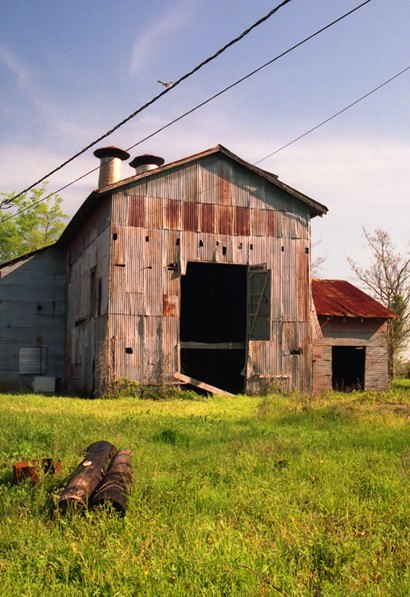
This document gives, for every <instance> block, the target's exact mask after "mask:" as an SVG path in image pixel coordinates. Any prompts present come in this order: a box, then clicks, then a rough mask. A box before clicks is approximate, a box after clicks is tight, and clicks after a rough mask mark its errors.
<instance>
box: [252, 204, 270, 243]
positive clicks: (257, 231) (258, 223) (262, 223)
mask: <svg viewBox="0 0 410 597" xmlns="http://www.w3.org/2000/svg"><path fill="white" fill-rule="evenodd" d="M249 211H250V234H252V236H263V237H266V236H267V235H268V221H267V218H266V211H267V210H264V209H250V210H249Z"/></svg>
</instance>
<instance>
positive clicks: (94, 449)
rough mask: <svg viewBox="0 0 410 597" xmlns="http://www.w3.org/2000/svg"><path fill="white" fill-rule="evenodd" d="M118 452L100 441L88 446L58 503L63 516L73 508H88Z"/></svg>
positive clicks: (108, 444)
mask: <svg viewBox="0 0 410 597" xmlns="http://www.w3.org/2000/svg"><path fill="white" fill-rule="evenodd" d="M115 452H116V448H115V446H113V444H110V442H106V441H100V442H95V443H94V444H91V445H90V446H88V448H87V451H86V454H85V458H84V460H83V461H82V462H81V463H80V464H79V465H78V466H77V468H76V469H75V470H74V471H73V473H72V474H71V475H70V478H69V481H68V483H67V485H66V488H65V490H64V491H63V493H62V494H61V496H60V499H59V501H58V508H59V510H60V512H62V513H63V514H64V513H65V512H66V511H67V510H68V508H69V507H70V505H71V506H73V507H76V508H79V509H82V508H86V507H87V504H88V500H89V498H90V496H91V494H92V493H93V492H94V490H95V488H96V487H97V486H98V484H99V483H100V482H101V480H102V478H103V476H104V472H105V470H106V469H107V467H108V465H109V464H110V462H111V459H112V457H113V456H114V454H115Z"/></svg>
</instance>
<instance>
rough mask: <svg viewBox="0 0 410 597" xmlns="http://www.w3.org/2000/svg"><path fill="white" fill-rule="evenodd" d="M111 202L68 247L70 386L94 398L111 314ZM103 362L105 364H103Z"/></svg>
mask: <svg viewBox="0 0 410 597" xmlns="http://www.w3.org/2000/svg"><path fill="white" fill-rule="evenodd" d="M109 214H110V198H109V197H108V198H105V199H104V200H102V201H101V205H99V206H98V207H97V208H96V209H95V210H94V212H93V213H92V215H91V217H90V218H89V220H88V221H87V223H86V224H85V225H84V226H83V227H82V228H81V230H80V231H79V232H78V233H77V234H76V235H75V236H74V237H73V239H72V240H71V241H70V244H69V247H68V290H67V292H68V310H67V336H66V369H67V386H68V390H69V391H70V392H74V393H80V394H85V395H91V394H92V393H93V391H94V390H95V389H96V388H97V386H98V383H99V382H98V379H99V375H100V372H101V367H103V366H104V365H106V363H107V362H108V359H109V355H108V353H105V352H104V351H105V348H106V346H105V339H106V329H107V311H108V260H109V248H110V226H109ZM102 361H104V363H103V362H102Z"/></svg>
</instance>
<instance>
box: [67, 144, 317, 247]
mask: <svg viewBox="0 0 410 597" xmlns="http://www.w3.org/2000/svg"><path fill="white" fill-rule="evenodd" d="M218 153H219V154H220V155H222V156H225V157H227V158H228V159H230V160H232V161H233V162H235V163H237V164H239V165H241V166H242V167H244V168H246V169H247V170H250V171H251V172H253V173H254V174H256V175H257V176H260V177H261V178H263V179H264V180H266V181H268V182H269V183H271V184H272V185H273V186H275V187H277V188H279V189H281V190H282V191H284V192H286V193H288V194H289V195H292V196H293V197H295V198H296V199H298V200H299V201H301V202H302V203H304V204H305V205H307V206H308V207H309V211H310V216H311V217H312V218H313V217H315V216H322V215H324V214H326V213H327V211H328V209H327V207H326V206H325V205H322V204H321V203H319V202H318V201H315V200H314V199H312V198H311V197H308V196H307V195H305V194H304V193H301V192H300V191H298V190H296V189H294V188H293V187H291V186H289V185H287V184H285V183H284V182H282V181H281V180H279V178H278V176H277V175H276V174H273V173H272V172H268V171H267V170H262V169H261V168H258V167H257V166H254V165H253V164H250V163H249V162H246V161H245V160H243V159H242V158H240V157H239V156H237V155H235V154H234V153H232V152H231V151H229V149H226V147H224V146H223V145H216V146H215V147H211V148H210V149H206V150H204V151H201V152H200V153H195V154H193V155H190V156H188V157H185V158H183V159H180V160H176V161H174V162H170V163H168V164H164V165H163V166H160V167H158V168H155V170H148V171H147V172H143V173H142V174H137V175H134V176H130V177H128V178H124V179H122V180H119V181H118V182H115V183H114V184H111V185H108V186H106V187H102V188H100V189H96V190H95V191H93V192H92V193H91V194H90V195H89V196H88V197H87V199H86V200H85V201H84V203H83V204H82V206H81V207H80V208H79V210H78V211H77V213H76V214H75V215H74V217H73V218H72V220H71V221H70V222H69V224H68V225H67V227H66V229H65V231H64V232H63V234H62V236H61V240H62V241H64V240H66V239H67V238H69V237H70V235H71V234H72V232H74V230H75V229H77V227H78V226H79V224H80V223H81V222H83V221H84V217H85V216H87V214H88V213H90V211H92V209H93V207H94V205H95V204H96V203H97V202H98V198H99V197H101V195H105V194H107V193H111V192H113V191H118V190H120V189H122V188H123V187H125V186H128V185H130V184H132V183H133V182H135V181H137V180H142V179H145V178H148V177H150V176H158V175H160V174H161V173H163V172H167V171H169V170H173V169H176V168H179V167H180V166H184V165H186V164H189V163H191V162H194V161H198V160H202V159H204V158H206V157H208V156H210V155H216V154H218Z"/></svg>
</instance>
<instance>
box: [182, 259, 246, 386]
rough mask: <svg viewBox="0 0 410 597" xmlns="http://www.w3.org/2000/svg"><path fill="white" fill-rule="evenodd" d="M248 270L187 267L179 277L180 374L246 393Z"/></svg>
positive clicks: (194, 264) (205, 265) (220, 266)
mask: <svg viewBox="0 0 410 597" xmlns="http://www.w3.org/2000/svg"><path fill="white" fill-rule="evenodd" d="M246 286H247V268H246V266H242V265H228V264H219V263H218V264H216V263H197V262H189V263H188V266H187V270H186V275H185V276H182V277H181V320H180V341H181V372H182V373H184V374H185V375H188V376H189V377H192V378H194V379H197V380H200V381H202V382H205V383H207V384H210V385H212V386H216V387H217V388H220V389H222V390H226V391H228V392H232V393H234V394H237V393H240V392H243V390H244V386H245V383H244V377H243V375H242V372H243V369H244V365H245V358H246V353H245V347H246V345H245V343H246Z"/></svg>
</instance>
